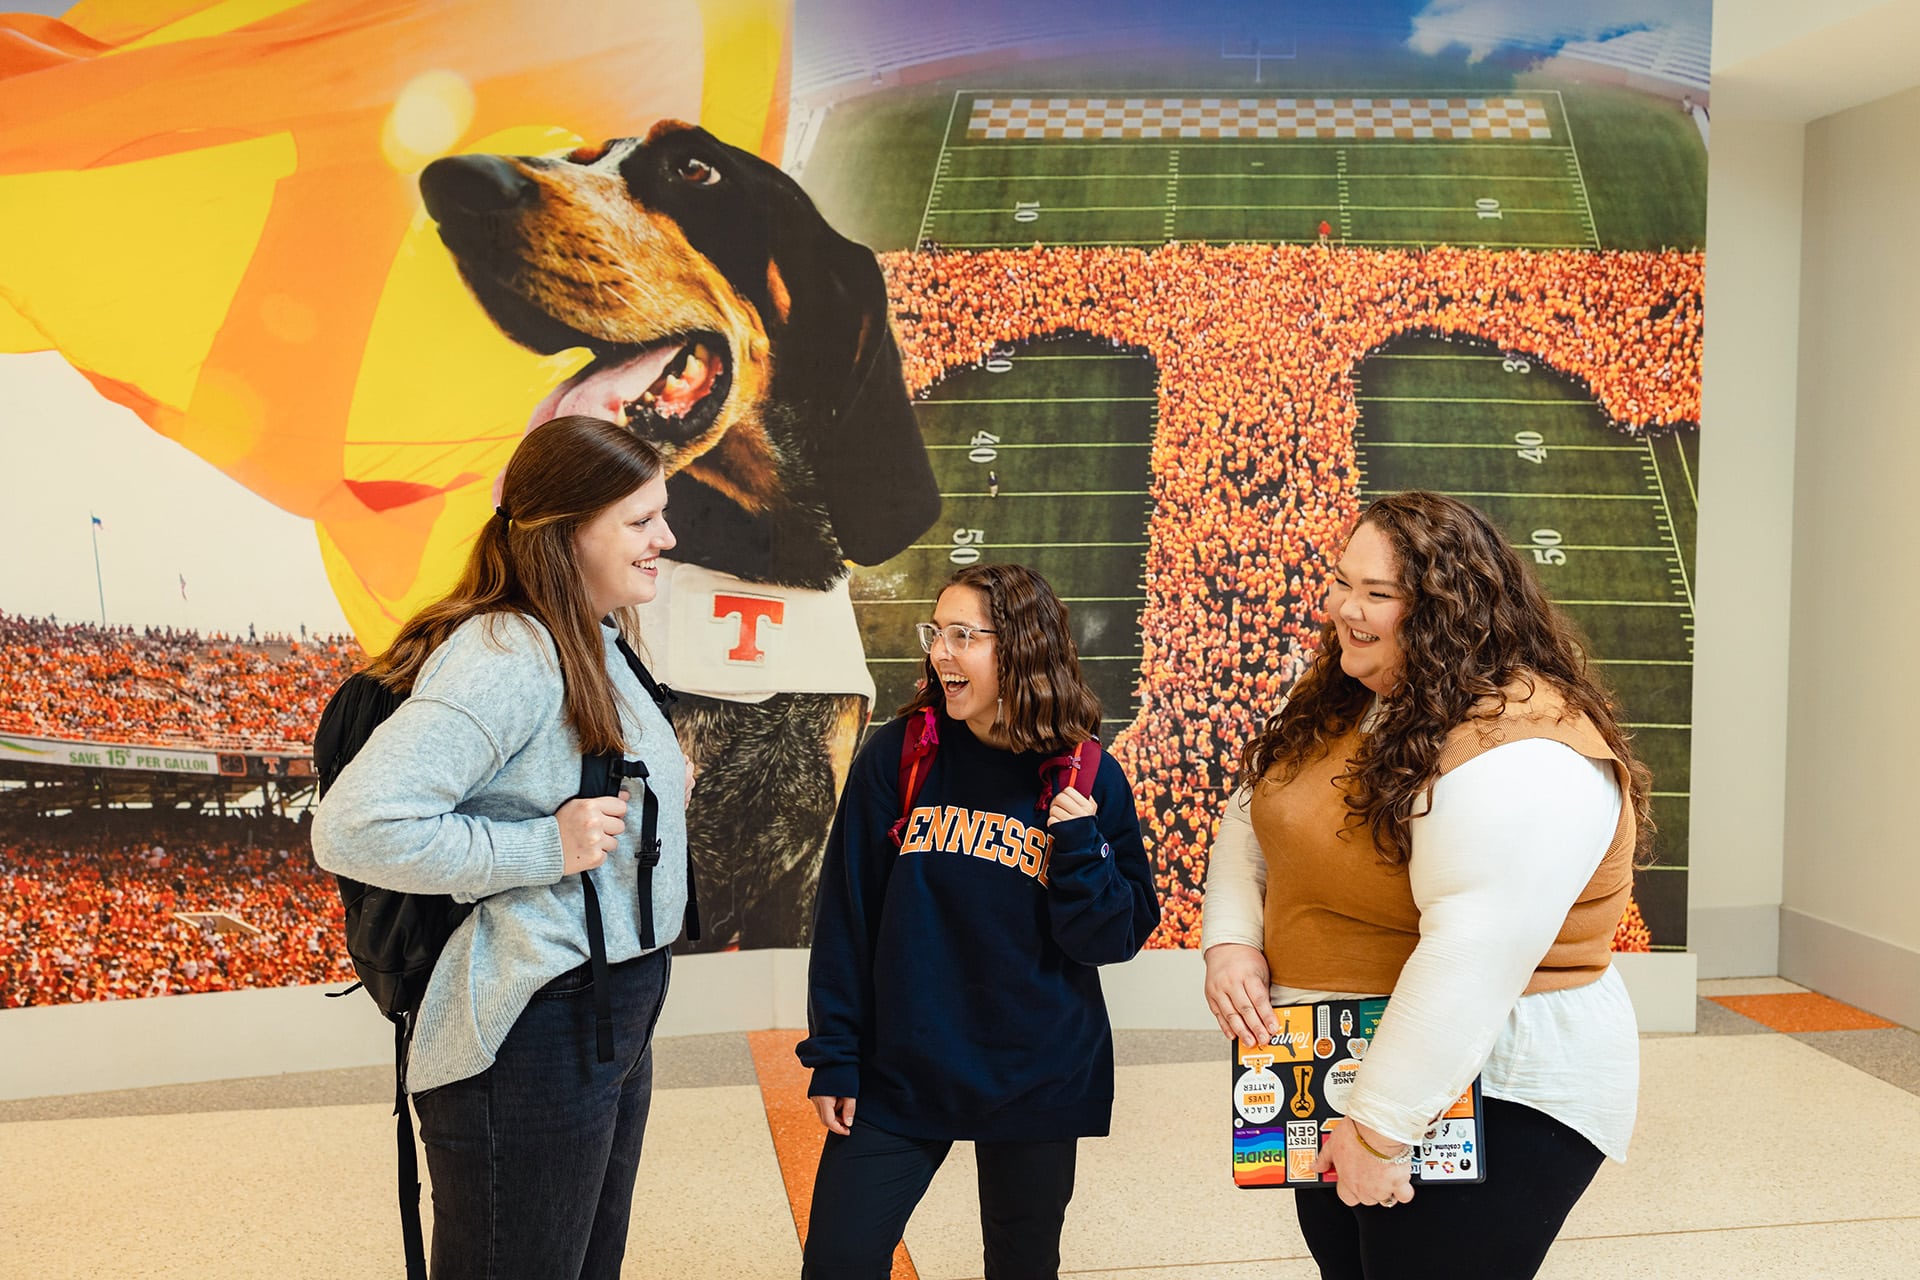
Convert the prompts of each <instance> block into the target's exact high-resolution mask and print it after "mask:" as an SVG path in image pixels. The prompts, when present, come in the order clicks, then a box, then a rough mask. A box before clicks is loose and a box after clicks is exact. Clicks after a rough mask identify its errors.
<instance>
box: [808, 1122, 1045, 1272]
mask: <svg viewBox="0 0 1920 1280" xmlns="http://www.w3.org/2000/svg"><path fill="white" fill-rule="evenodd" d="M857 1115H858V1113H857V1110H856V1118H855V1120H854V1122H853V1132H852V1133H851V1134H850V1135H849V1136H847V1137H844V1138H843V1137H841V1136H840V1135H839V1134H837V1133H829V1134H828V1135H827V1144H826V1146H825V1147H824V1148H823V1149H822V1150H821V1152H820V1171H819V1173H818V1174H817V1175H816V1176H815V1178H814V1180H813V1211H812V1214H811V1216H810V1218H809V1220H808V1225H807V1248H806V1262H805V1265H804V1266H803V1267H802V1268H801V1271H800V1275H801V1278H802V1280H886V1278H887V1276H888V1275H890V1274H891V1273H892V1268H893V1247H894V1246H895V1245H896V1244H898V1243H900V1236H901V1233H902V1232H904V1231H905V1230H906V1228H907V1219H908V1218H909V1217H910V1216H912V1214H913V1210H914V1207H915V1206H916V1205H918V1204H919V1203H920V1197H921V1196H924V1195H925V1194H926V1193H927V1185H928V1184H929V1183H931V1182H932V1181H933V1175H934V1173H935V1172H936V1171H937V1170H938V1169H939V1168H940V1164H941V1162H942V1161H943V1160H945V1159H946V1158H947V1152H948V1151H949V1150H951V1149H952V1147H953V1144H952V1143H951V1142H945V1141H939V1140H932V1139H925V1138H903V1137H901V1136H900V1135H899V1134H895V1133H888V1132H887V1131H886V1130H884V1129H878V1128H875V1127H874V1126H873V1125H872V1124H870V1123H867V1122H866V1121H863V1120H860V1119H858V1118H857ZM973 1150H974V1160H975V1163H976V1164H977V1165H978V1166H979V1179H980V1229H981V1232H982V1234H983V1235H984V1236H985V1237H986V1264H987V1272H986V1274H987V1280H1054V1278H1055V1277H1057V1276H1058V1275H1059V1274H1060V1227H1061V1225H1062V1224H1063V1223H1064V1222H1065V1221H1066V1218H1067V1202H1068V1201H1069V1200H1071V1199H1073V1171H1074V1159H1075V1156H1076V1155H1077V1154H1078V1144H1077V1142H1076V1140H1075V1139H1073V1138H1068V1139H1066V1140H1064V1141H1061V1142H977V1143H975V1144H974V1149H973Z"/></svg>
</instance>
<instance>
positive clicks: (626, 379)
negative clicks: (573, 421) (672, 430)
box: [527, 342, 684, 429]
mask: <svg viewBox="0 0 1920 1280" xmlns="http://www.w3.org/2000/svg"><path fill="white" fill-rule="evenodd" d="M683 345H684V344H682V343H679V342H663V343H661V344H660V345H659V346H657V347H648V348H647V349H646V350H644V351H642V352H641V353H640V354H639V355H637V356H634V357H633V358H632V359H631V360H625V361H622V362H621V363H619V364H613V365H606V366H594V367H592V368H589V369H588V370H587V371H586V372H585V373H582V374H580V375H578V376H576V377H574V378H571V379H569V380H568V381H566V382H563V383H561V384H560V385H559V386H558V387H556V388H555V389H554V391H553V393H552V394H551V395H549V396H548V397H547V398H546V399H545V400H542V401H541V402H540V403H539V405H537V406H536V407H535V408H534V411H533V420H532V421H531V422H529V423H528V424H527V426H528V427H529V428H530V429H531V428H533V427H537V426H539V425H540V424H541V423H543V422H545V421H547V420H548V419H549V418H559V417H563V416H565V415H567V414H575V413H577V414H583V415H585V416H586V417H589V418H604V419H605V420H607V421H608V422H625V421H626V418H627V406H628V405H629V404H632V403H633V402H634V401H635V400H638V399H639V398H640V397H641V396H642V395H645V394H646V391H647V388H649V387H651V386H652V385H653V384H654V383H655V382H657V381H659V379H660V375H661V373H662V371H664V370H665V369H666V367H667V365H668V364H669V363H670V362H672V361H673V360H674V359H675V358H676V357H677V356H679V354H680V352H681V350H682V348H683Z"/></svg>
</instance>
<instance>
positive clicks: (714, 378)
mask: <svg viewBox="0 0 1920 1280" xmlns="http://www.w3.org/2000/svg"><path fill="white" fill-rule="evenodd" d="M593 350H594V352H595V354H596V356H597V357H598V358H597V359H595V360H594V362H593V363H592V364H590V365H588V366H587V367H586V368H585V369H582V370H581V371H580V372H579V373H577V374H575V375H574V376H573V377H571V378H569V379H568V380H567V381H565V382H563V383H561V384H560V385H559V386H558V387H557V388H555V389H554V391H553V393H552V394H551V395H549V396H548V397H547V398H546V399H545V400H542V401H541V402H540V405H539V407H538V408H536V409H535V410H534V411H533V421H532V422H531V423H529V424H528V425H529V426H538V425H539V424H540V423H542V422H545V421H546V420H547V419H549V418H557V417H562V416H564V415H566V414H573V413H578V414H585V415H586V416H588V417H591V418H605V419H607V420H608V421H611V422H618V423H621V424H622V425H624V426H628V427H631V428H633V429H634V430H635V431H637V432H639V433H640V434H641V435H642V436H645V437H646V438H647V439H649V440H654V441H658V442H660V443H662V444H684V443H686V442H687V441H690V440H693V439H696V438H698V437H699V436H700V435H701V434H702V433H703V432H705V431H706V430H707V428H709V427H711V426H712V425H713V421H714V419H715V418H717V417H718V416H719V414H720V409H721V406H723V405H724V404H726V402H727V391H728V389H729V388H730V387H731V386H732V383H733V368H732V361H731V360H729V359H728V349H727V344H726V340H725V339H723V338H721V337H720V335H719V334H716V333H707V332H700V333H691V334H679V335H676V336H674V337H671V338H667V339H664V340H662V341H660V342H655V343H649V344H648V345H646V346H642V347H603V346H600V345H598V344H596V345H595V346H594V348H593Z"/></svg>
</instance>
